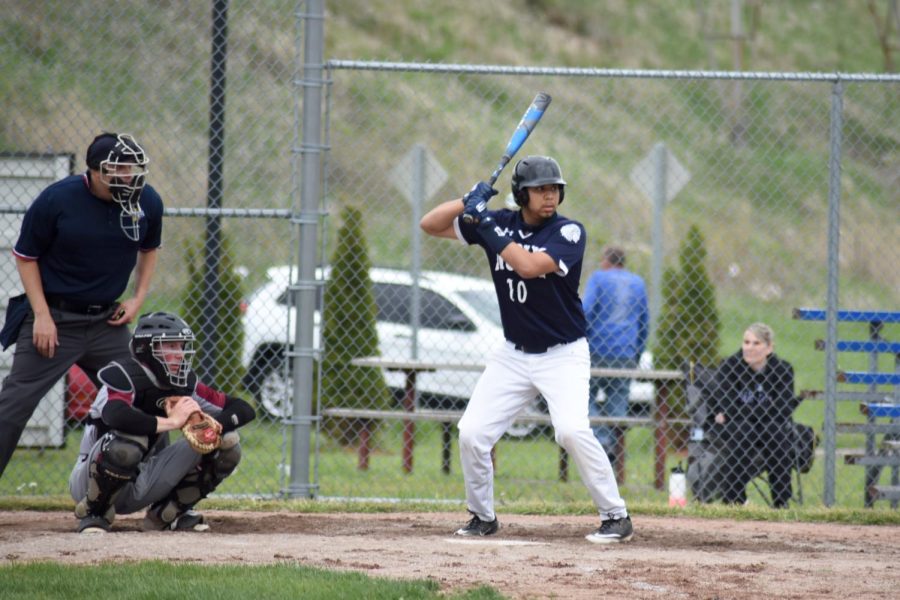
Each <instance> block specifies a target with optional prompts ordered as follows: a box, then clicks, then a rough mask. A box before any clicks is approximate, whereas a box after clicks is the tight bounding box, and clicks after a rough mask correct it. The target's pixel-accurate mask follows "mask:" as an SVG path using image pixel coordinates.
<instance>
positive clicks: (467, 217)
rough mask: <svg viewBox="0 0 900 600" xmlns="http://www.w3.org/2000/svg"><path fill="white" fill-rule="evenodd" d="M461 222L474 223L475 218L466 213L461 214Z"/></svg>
mask: <svg viewBox="0 0 900 600" xmlns="http://www.w3.org/2000/svg"><path fill="white" fill-rule="evenodd" d="M462 220H463V223H466V224H471V223H473V222H474V221H475V217H473V216H472V215H470V214H468V213H463V216H462Z"/></svg>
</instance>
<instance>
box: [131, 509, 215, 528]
mask: <svg viewBox="0 0 900 600" xmlns="http://www.w3.org/2000/svg"><path fill="white" fill-rule="evenodd" d="M162 508H163V507H161V506H156V507H150V508H149V509H148V510H147V514H146V515H144V521H143V522H142V523H141V529H142V530H144V531H207V530H208V529H209V525H208V524H207V522H206V519H204V518H203V515H201V514H200V513H198V512H197V511H195V510H186V511H185V512H183V513H181V514H180V515H178V516H176V517H175V519H174V520H172V521H170V522H167V521H165V520H163V518H162V516H161V513H162V512H163V511H162Z"/></svg>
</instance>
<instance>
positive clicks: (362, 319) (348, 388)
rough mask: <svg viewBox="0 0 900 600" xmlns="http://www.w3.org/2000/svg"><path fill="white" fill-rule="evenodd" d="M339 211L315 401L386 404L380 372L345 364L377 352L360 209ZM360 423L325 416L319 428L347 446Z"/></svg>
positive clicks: (376, 406)
mask: <svg viewBox="0 0 900 600" xmlns="http://www.w3.org/2000/svg"><path fill="white" fill-rule="evenodd" d="M341 215H342V220H343V225H342V226H341V228H340V229H339V230H338V234H337V247H336V248H335V252H334V256H333V258H332V262H331V275H330V277H329V281H328V284H327V285H326V287H325V298H324V328H323V330H322V337H323V343H324V346H325V352H324V355H323V359H322V396H321V397H322V400H321V402H322V405H323V406H340V407H342V408H368V409H386V408H388V407H389V406H390V400H391V395H390V392H389V390H388V388H387V384H386V383H385V381H384V377H383V376H382V374H381V371H380V370H379V369H373V368H370V367H355V366H353V365H351V364H350V361H351V360H352V359H354V358H357V357H360V356H376V355H378V332H377V330H376V329H375V317H376V306H375V295H374V292H373V286H372V280H371V279H370V278H369V269H370V267H371V260H370V258H369V251H368V246H367V244H366V240H365V237H364V235H363V231H362V227H361V223H362V214H361V212H360V210H359V209H357V208H354V207H347V208H345V209H344V210H343V211H342V212H341ZM366 426H368V424H367V423H366V422H365V421H364V420H362V419H349V420H336V419H331V420H328V421H325V422H324V423H323V430H324V431H325V432H326V433H327V434H328V435H330V436H331V437H333V438H334V439H335V440H336V441H338V442H340V443H341V444H345V445H349V444H351V443H352V442H353V441H354V440H355V439H356V435H357V432H359V431H361V430H362V428H363V427H366Z"/></svg>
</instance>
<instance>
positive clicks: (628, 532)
mask: <svg viewBox="0 0 900 600" xmlns="http://www.w3.org/2000/svg"><path fill="white" fill-rule="evenodd" d="M633 533H634V528H633V527H632V526H631V517H625V518H622V519H608V520H606V521H603V522H602V523H600V528H599V529H598V530H597V531H595V532H594V533H589V534H587V535H586V536H584V539H586V540H587V541H589V542H591V543H594V544H617V543H619V542H627V541H628V540H630V539H631V536H632V534H633Z"/></svg>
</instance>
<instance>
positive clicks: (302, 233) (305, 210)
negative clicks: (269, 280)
mask: <svg viewBox="0 0 900 600" xmlns="http://www.w3.org/2000/svg"><path fill="white" fill-rule="evenodd" d="M305 4H306V13H305V14H301V13H300V11H298V12H297V15H298V17H300V18H302V19H305V21H304V24H305V26H304V50H303V55H304V58H303V77H302V80H301V81H297V82H295V85H299V86H302V88H303V125H302V127H303V136H302V141H301V144H300V146H299V148H296V144H295V150H294V157H295V160H296V157H297V154H298V153H299V155H300V160H301V167H300V172H301V175H300V177H301V179H300V182H299V183H300V213H299V215H298V216H297V217H295V218H294V222H295V223H296V224H297V227H298V229H299V231H298V242H299V243H298V248H297V252H298V256H297V264H298V275H297V284H296V286H294V289H295V290H296V294H292V296H293V297H294V298H295V300H294V301H295V302H296V307H297V319H296V323H295V337H294V339H295V343H294V347H293V349H292V350H291V351H290V352H289V353H288V354H289V357H290V358H291V360H290V361H289V363H290V364H292V365H293V383H294V386H293V387H294V399H293V400H294V411H293V418H292V419H291V420H290V421H289V424H290V425H292V436H291V477H290V483H289V485H288V489H287V495H288V496H290V497H298V496H305V497H312V496H313V495H315V489H316V485H315V482H313V481H311V478H310V473H311V471H310V454H311V440H312V433H311V432H312V423H313V419H314V417H313V411H312V406H313V402H312V397H313V371H314V368H315V360H314V358H315V349H314V346H313V319H314V315H315V309H316V294H317V290H318V284H317V280H316V248H317V244H318V240H317V238H318V228H319V211H318V206H319V194H320V191H321V180H320V178H321V171H322V151H323V149H324V148H323V145H322V143H321V140H322V88H323V87H324V82H323V79H322V74H323V62H322V59H323V55H324V46H325V36H324V18H325V17H324V14H325V9H324V1H323V0H308V1H307V2H306V3H305ZM295 141H296V140H295ZM294 168H296V165H295V167H294ZM294 193H296V187H295V188H294Z"/></svg>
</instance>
